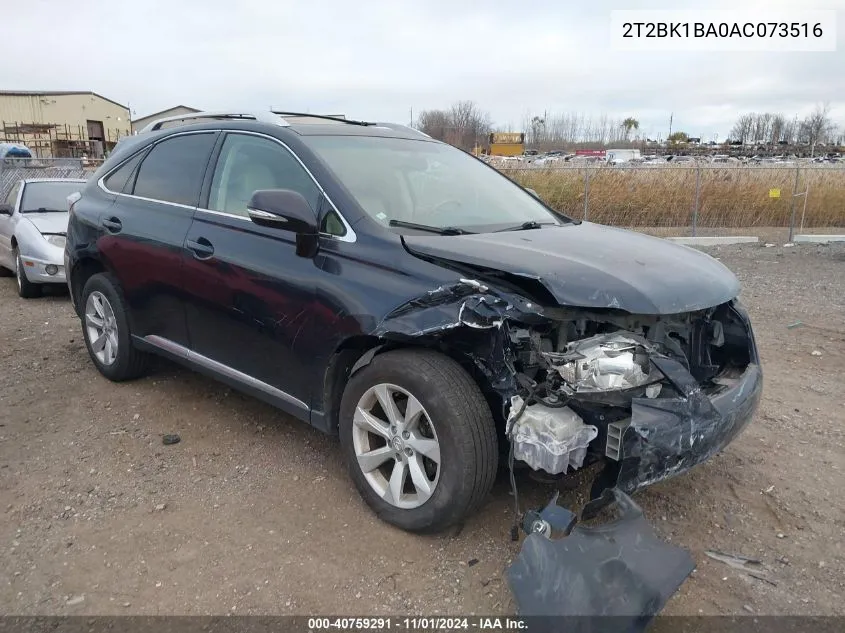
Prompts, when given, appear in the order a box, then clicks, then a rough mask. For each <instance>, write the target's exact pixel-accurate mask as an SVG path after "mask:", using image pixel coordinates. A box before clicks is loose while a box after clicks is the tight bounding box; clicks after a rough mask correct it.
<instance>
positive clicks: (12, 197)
mask: <svg viewBox="0 0 845 633" xmlns="http://www.w3.org/2000/svg"><path fill="white" fill-rule="evenodd" d="M20 190H21V181H20V180H19V181H17V182H16V183H15V185H14V187H12V190H11V191H10V192H9V196H8V197H7V198H6V204H8V205H9V206H11V207H12V210H13V211H14V210H15V204H17V202H18V192H19V191H20Z"/></svg>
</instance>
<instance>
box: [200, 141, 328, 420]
mask: <svg viewBox="0 0 845 633" xmlns="http://www.w3.org/2000/svg"><path fill="white" fill-rule="evenodd" d="M259 189H293V190H295V191H298V192H299V193H301V194H302V195H303V196H305V199H306V200H307V201H308V202H309V204H310V205H311V207H312V209H315V214H316V210H317V208H318V206H319V204H320V200H321V193H320V190H319V188H318V187H317V185H316V183H315V182H314V181H313V179H312V178H311V177H310V175H309V174H308V173H307V172H306V171H305V169H304V168H303V167H302V165H301V164H300V163H299V161H298V160H297V159H296V157H295V156H294V155H293V154H292V153H291V152H290V150H288V148H287V147H286V146H284V145H283V144H281V143H280V142H279V141H276V140H274V139H272V138H270V137H266V136H261V135H254V134H247V133H228V134H227V135H226V137H225V139H224V141H223V143H222V144H221V146H220V151H219V154H218V157H217V159H216V165H215V167H214V171H213V174H212V175H211V182H210V187H209V191H208V194H207V202H206V203H205V205H204V206H205V207H207V209H203V208H199V209H198V210H197V212H196V214H195V216H194V220H193V223H192V224H191V227H190V230H189V231H188V235H187V238H186V240H185V249H184V251H183V253H184V262H185V263H184V291H185V297H186V313H187V321H188V332H189V336H190V341H191V350H192V351H193V352H194V353H196V354H199V355H200V356H202V357H205V359H210V360H211V361H214V362H216V363H219V364H221V365H223V366H224V367H223V368H220V369H223V371H224V372H226V371H227V370H235V371H236V372H238V374H235V375H236V377H238V379H239V380H241V381H242V382H243V380H244V376H247V377H249V378H250V382H251V383H252V386H253V387H255V388H256V389H258V390H260V391H264V392H265V393H268V392H269V393H271V394H273V395H275V396H276V397H277V398H278V399H281V400H283V401H286V402H287V404H288V405H291V406H293V407H295V408H298V409H304V408H305V407H306V403H307V402H309V399H310V392H311V386H310V385H309V384H308V382H309V381H308V380H307V379H306V376H305V374H306V372H305V369H306V367H305V366H306V364H307V362H308V361H307V359H304V358H301V357H300V356H298V355H297V353H296V343H297V339H298V338H299V337H301V336H303V331H307V330H308V326H309V325H310V324H311V323H312V321H313V318H314V314H313V312H314V303H315V301H314V300H315V288H316V285H315V281H314V280H315V279H316V278H317V275H318V274H319V273H320V271H319V270H318V268H317V263H316V262H315V260H314V259H310V258H307V257H300V256H298V255H297V254H296V235H295V234H294V233H292V232H290V231H285V230H283V229H278V228H267V227H262V226H258V225H256V224H253V222H252V221H251V220H250V219H249V216H248V214H247V210H246V205H247V202H248V201H249V199H250V197H251V196H252V194H253V192H254V191H256V190H259ZM200 206H201V207H202V206H203V205H200ZM229 373H231V371H229ZM280 392H281V393H280Z"/></svg>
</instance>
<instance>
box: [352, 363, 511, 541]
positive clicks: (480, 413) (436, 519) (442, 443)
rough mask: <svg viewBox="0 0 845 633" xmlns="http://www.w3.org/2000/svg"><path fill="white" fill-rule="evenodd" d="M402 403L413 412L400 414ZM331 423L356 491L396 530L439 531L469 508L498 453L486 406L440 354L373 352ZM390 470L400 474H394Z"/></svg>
mask: <svg viewBox="0 0 845 633" xmlns="http://www.w3.org/2000/svg"><path fill="white" fill-rule="evenodd" d="M385 394H387V397H388V398H389V400H388V402H392V403H393V404H395V405H396V407H397V408H396V409H395V410H394V414H393V415H392V416H391V415H390V414H389V413H386V412H385V409H384V408H382V406H381V403H382V402H384V401H385V400H384V398H385ZM388 406H391V405H389V404H388ZM410 408H414V410H415V411H421V413H419V414H418V415H417V416H414V415H409V416H408V417H407V418H406V415H407V414H408V411H409V409H410ZM368 416H369V417H368ZM373 417H374V418H375V420H374V422H375V424H369V423H368V420H371V421H372V420H373ZM391 417H392V418H394V419H397V420H398V421H399V422H398V424H395V425H394V424H391V423H390V418H391ZM411 418H413V419H415V420H417V421H416V422H414V421H413V420H411ZM382 423H383V424H382ZM406 423H407V427H406V426H405V424H406ZM339 427H340V428H339V432H340V441H341V446H342V450H343V454H344V458H345V460H346V463H347V467H348V469H349V473H350V476H351V477H352V481H353V482H354V483H355V486H356V487H357V488H358V491H359V493H360V494H361V496H362V497H363V498H364V500H365V501H366V502H367V504H368V505H369V506H370V507H371V508H372V509H373V510H374V511H375V513H376V514H377V515H378V516H379V517H380V518H381V519H383V520H384V521H387V522H388V523H391V524H393V525H395V526H397V527H400V528H402V529H404V530H409V531H412V532H438V531H442V530H444V529H446V528H447V527H449V526H451V525H453V524H455V523H457V522H458V521H460V520H462V519H463V518H464V517H465V516H466V515H467V514H469V513H471V512H473V511H475V510H476V509H477V508H478V507H479V506H480V505H481V504H482V502H483V501H484V500H485V498H486V497H487V495H488V494H489V493H490V490H491V488H492V487H493V482H494V479H495V477H496V471H497V468H498V459H499V452H498V446H497V443H498V442H497V435H496V427H495V424H494V422H493V416H492V415H491V413H490V408H489V406H488V405H487V402H486V401H485V399H484V397H483V395H482V394H481V391H480V389H479V388H478V385H477V384H476V383H475V382H474V381H473V379H472V378H471V377H470V375H469V374H468V373H467V372H466V371H465V370H464V369H463V368H462V367H461V366H460V365H459V364H458V363H456V362H455V361H454V360H452V359H451V358H449V357H447V356H444V355H442V354H438V353H436V352H432V351H429V350H412V349H406V350H396V351H392V352H386V353H384V354H380V355H378V356H376V357H375V358H374V359H373V360H372V362H371V363H370V364H369V365H367V366H366V367H363V368H362V369H360V370H359V371H358V372H356V373H355V374H354V375H353V376H352V378H351V379H350V380H349V383H348V384H347V385H346V389H345V390H344V393H343V398H342V400H341V406H340V422H339ZM374 429H375V430H374ZM406 429H407V430H406ZM366 438H372V440H373V444H370V443H369V439H366ZM400 438H405V439H404V440H401V439H400ZM434 444H437V450H436V452H435V450H434ZM404 455H407V456H408V457H407V459H406V457H404ZM429 455H432V456H433V455H436V457H437V459H439V462H434V461H432V460H431V459H429V458H428V456H429ZM414 461H416V466H415V464H414V463H413V462H414ZM377 462H379V463H380V465H378V466H376V467H373V464H375V463H377ZM403 465H404V466H403ZM421 465H422V466H424V469H423V470H422V472H423V473H425V475H424V476H425V479H422V475H421V474H420V473H421V469H420V466H421ZM366 468H369V470H368V471H367V472H366V473H365V472H364V469H366ZM397 468H399V469H400V471H402V469H403V468H404V469H405V470H404V471H403V472H404V473H405V474H404V475H403V474H402V473H401V472H400V473H399V475H398V476H397V473H396V469H397ZM394 478H395V479H394ZM400 480H401V481H402V483H401V484H399V485H397V486H395V487H393V483H394V481H400ZM418 482H420V483H421V484H422V485H421V486H420V485H418ZM394 491H398V494H396V493H395V492H394ZM421 491H422V492H421Z"/></svg>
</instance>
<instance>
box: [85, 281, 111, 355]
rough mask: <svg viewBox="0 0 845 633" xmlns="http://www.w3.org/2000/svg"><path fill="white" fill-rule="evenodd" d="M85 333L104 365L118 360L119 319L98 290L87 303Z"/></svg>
mask: <svg viewBox="0 0 845 633" xmlns="http://www.w3.org/2000/svg"><path fill="white" fill-rule="evenodd" d="M85 333H86V335H87V337H88V342H89V343H90V345H91V351H92V352H93V353H94V356H96V357H97V360H98V361H100V362H101V363H102V364H103V365H111V364H112V363H114V361H115V360H116V359H117V319H115V316H114V310H113V309H112V307H111V303H109V300H108V299H107V298H106V296H105V295H104V294H103V293H102V292H99V291H97V290H95V291H94V292H92V293H91V294H90V295H88V300H87V301H86V302H85Z"/></svg>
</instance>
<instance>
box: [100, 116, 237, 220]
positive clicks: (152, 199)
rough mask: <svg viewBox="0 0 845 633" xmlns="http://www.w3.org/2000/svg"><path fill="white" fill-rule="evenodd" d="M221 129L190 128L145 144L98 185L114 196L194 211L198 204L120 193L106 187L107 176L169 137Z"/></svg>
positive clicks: (210, 132)
mask: <svg viewBox="0 0 845 633" xmlns="http://www.w3.org/2000/svg"><path fill="white" fill-rule="evenodd" d="M221 131H222V130H190V131H187V132H177V133H175V134H170V135H169V136H165V137H163V138H161V139H159V140H157V141H155V142H154V143H150V144H149V145H144V147H143V148H141V149H140V150H138V151H137V152H135V153H134V154H132V155H131V156H127V157H126V159H125V160H122V161H120V164H119V165H116V166H115V168H114V169H111V170H109V172H108V173H107V174H103V175H102V176H101V177H100V179H99V180H98V181H97V186H98V187H99V188H100V189H102V190H103V191H105V192H106V193H107V194H109V195H112V196H123V197H124V198H132V199H134V200H144V201H145V202H156V203H158V204H169V205H170V206H173V207H179V208H182V209H191V210H192V211H193V210H194V209H196V208H197V206H196V205H190V204H181V203H179V202H170V201H169V200H159V199H157V198H147V197H145V196H136V195H135V194H133V193H119V192H117V191H112V190H111V189H109V188H108V187H106V183H105V180H106V178H108V177H109V176H111V175H112V174H113V173H114V172H116V171H117V170H118V169H120V168H121V167H123V166H124V165H125V164H126V163H128V162H129V161H130V160H132V159H133V158H135V157H136V156H137V155H138V154H141V153H142V152H146V151H148V150H152V148H153V147H155V146H156V145H158V144H159V143H162V142H164V141H166V140H168V139H171V138H176V137H177V136H189V135H191V134H217V133H219V132H221ZM212 149H213V148H212ZM143 162H144V161H141V164H143Z"/></svg>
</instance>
